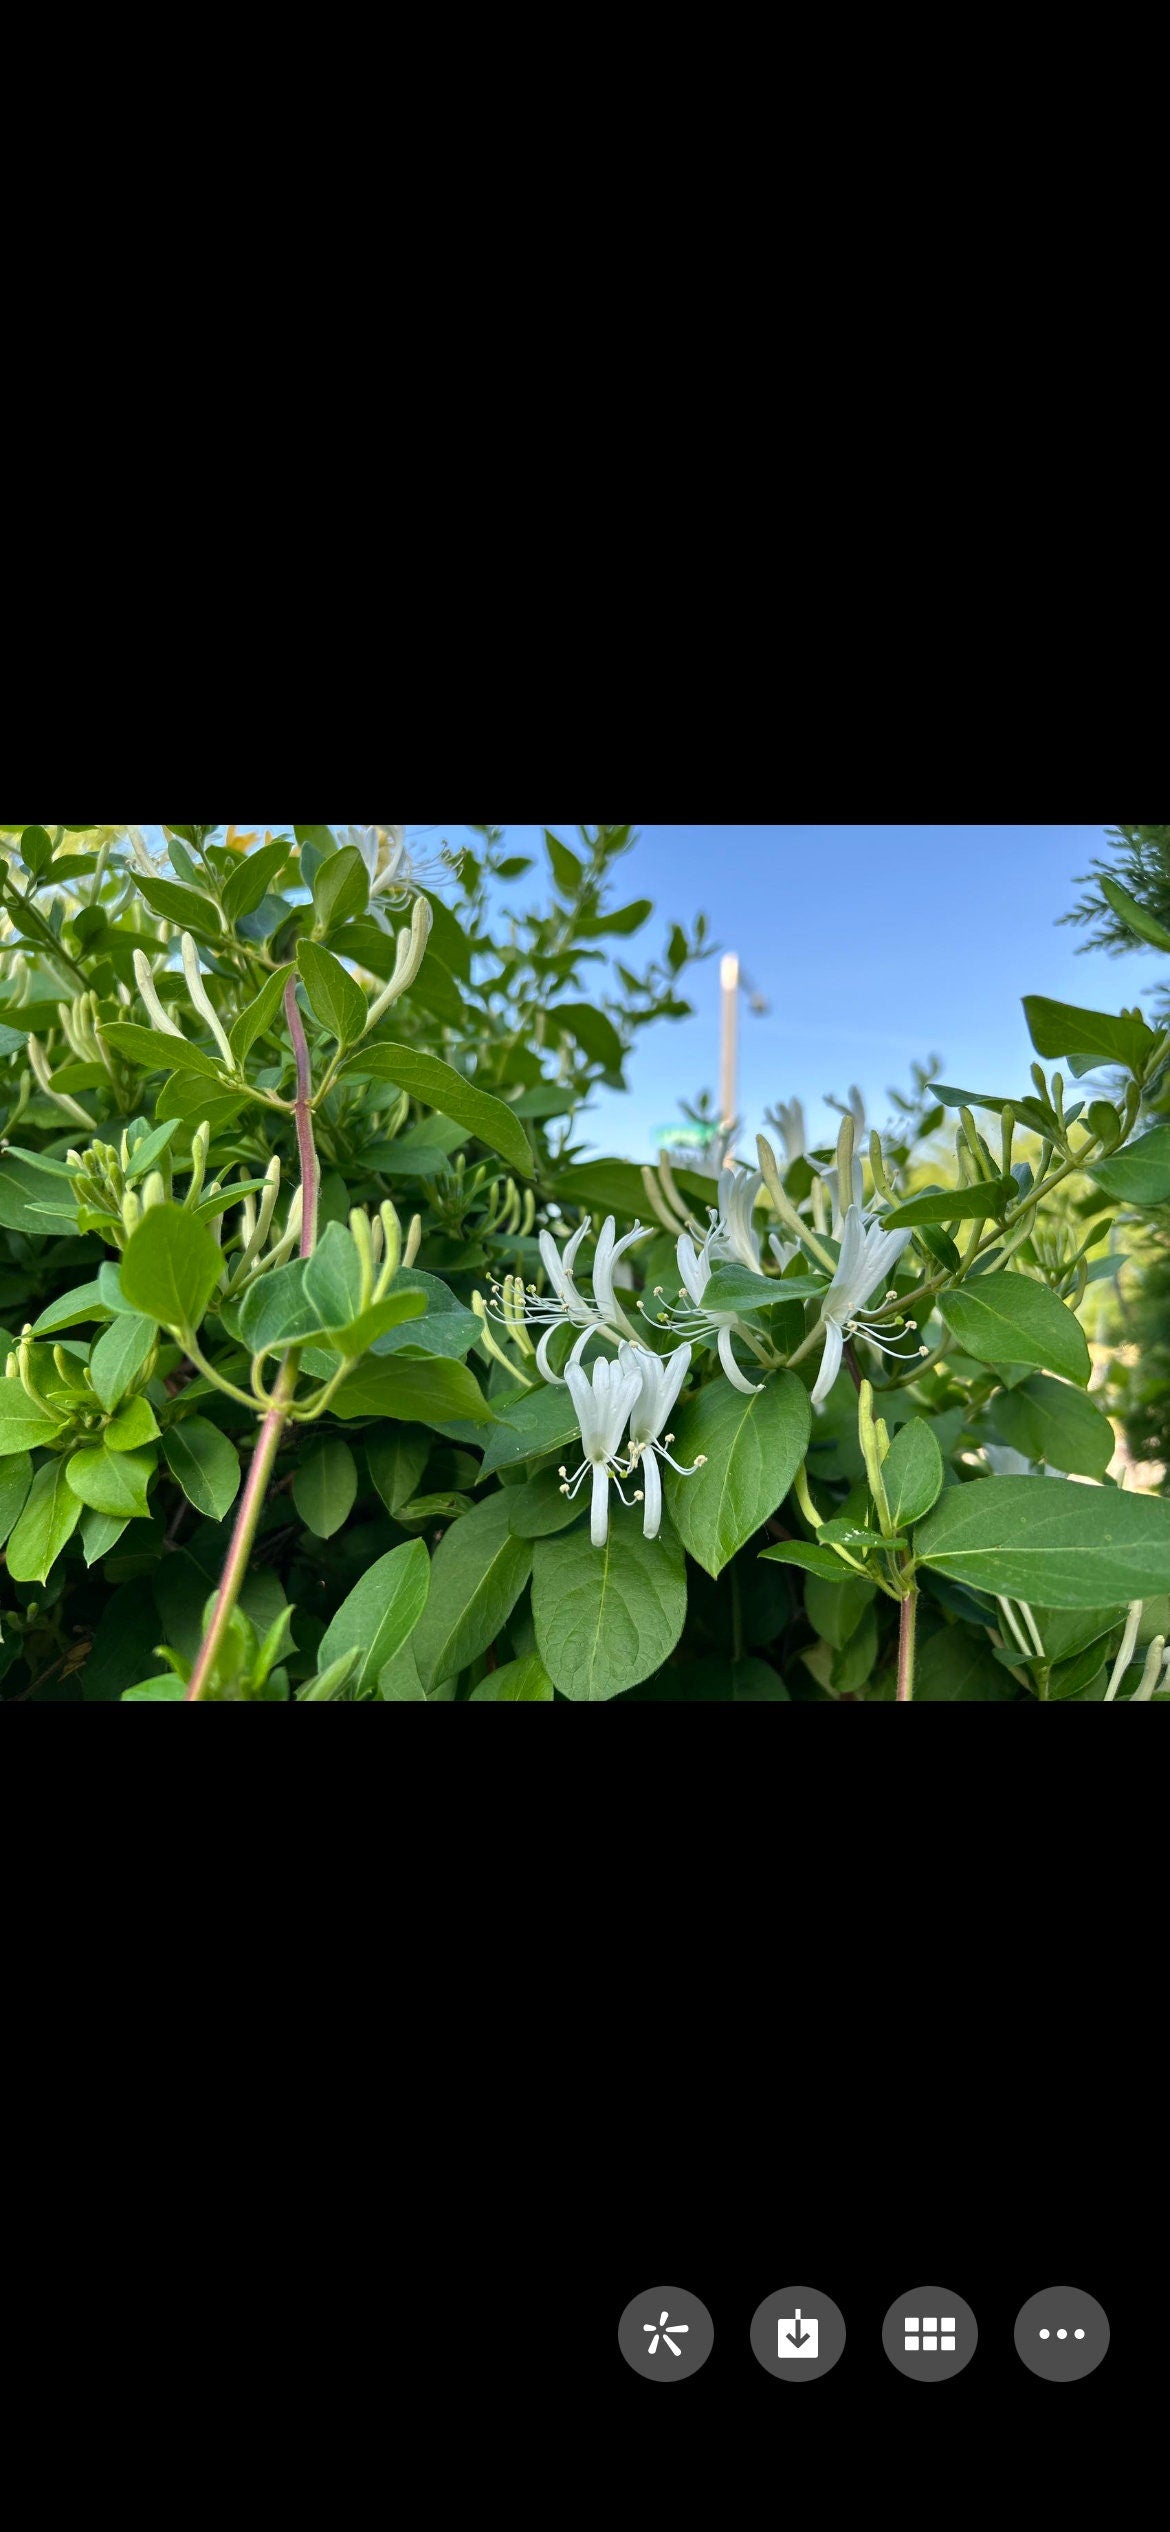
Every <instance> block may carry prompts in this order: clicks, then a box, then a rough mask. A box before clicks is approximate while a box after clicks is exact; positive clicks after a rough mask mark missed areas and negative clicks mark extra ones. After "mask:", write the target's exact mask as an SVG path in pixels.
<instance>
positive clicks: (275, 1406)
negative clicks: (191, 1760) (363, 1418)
mask: <svg viewBox="0 0 1170 2532" xmlns="http://www.w3.org/2000/svg"><path fill="white" fill-rule="evenodd" d="M296 1378H297V1375H296V1367H295V1363H294V1360H293V1357H292V1355H291V1354H290V1355H287V1356H286V1357H285V1360H284V1362H283V1363H282V1365H281V1368H280V1378H279V1379H278V1381H277V1384H276V1387H275V1389H274V1390H273V1393H272V1406H271V1408H270V1410H269V1413H268V1414H267V1415H266V1417H265V1419H264V1422H263V1424H262V1425H261V1427H260V1438H259V1440H258V1442H257V1444H256V1448H255V1450H254V1451H253V1453H252V1465H251V1467H250V1469H249V1470H248V1482H247V1484H246V1486H245V1488H244V1492H243V1495H242V1496H241V1498H240V1509H239V1512H238V1513H237V1515H236V1526H235V1529H234V1530H233V1532H232V1543H231V1546H230V1548H229V1549H228V1555H227V1563H226V1564H225V1566H224V1569H223V1574H222V1577H221V1580H220V1586H219V1593H218V1596H217V1599H216V1603H215V1608H214V1610H213V1611H212V1617H211V1625H210V1626H209V1628H208V1630H207V1633H206V1635H205V1636H204V1639H203V1643H202V1645H201V1647H200V1651H199V1659H198V1661H197V1662H196V1664H195V1668H194V1670H193V1671H192V1673H191V1681H190V1685H189V1687H188V1690H187V1700H186V1701H187V1703H188V1704H190V1703H192V1702H194V1701H196V1700H198V1699H199V1698H200V1697H205V1696H206V1694H207V1684H208V1681H209V1680H210V1678H211V1674H212V1672H213V1670H214V1668H215V1665H216V1662H217V1661H218V1659H219V1654H220V1650H221V1648H222V1645H223V1639H224V1637H225V1635H226V1634H227V1630H228V1626H229V1624H230V1622H231V1616H232V1611H233V1610H234V1608H235V1605H236V1602H237V1600H238V1599H239V1596H240V1592H241V1589H242V1587H243V1582H244V1577H245V1575H246V1573H247V1571H248V1561H249V1558H250V1557H251V1554H252V1547H253V1544H254V1541H255V1537H256V1526H257V1523H258V1521H259V1519H260V1514H261V1511H262V1509H263V1504H264V1497H265V1495H266V1494H267V1492H268V1480H269V1478H270V1477H271V1475H272V1467H273V1462H274V1460H275V1458H276V1453H277V1450H278V1448H279V1444H280V1437H281V1434H282V1433H283V1431H284V1425H285V1418H286V1416H287V1414H288V1409H289V1404H290V1401H291V1399H292V1394H293V1390H294V1389H295V1387H296Z"/></svg>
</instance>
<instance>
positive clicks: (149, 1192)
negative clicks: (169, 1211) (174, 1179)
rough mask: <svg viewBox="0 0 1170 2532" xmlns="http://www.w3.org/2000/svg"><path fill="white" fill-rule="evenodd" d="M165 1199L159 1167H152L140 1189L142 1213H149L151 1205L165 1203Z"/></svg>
mask: <svg viewBox="0 0 1170 2532" xmlns="http://www.w3.org/2000/svg"><path fill="white" fill-rule="evenodd" d="M166 1200H167V1191H166V1187H165V1185H164V1182H163V1174H162V1171H161V1169H152V1170H151V1173H150V1176H149V1178H148V1179H147V1181H146V1184H145V1186H144V1187H143V1190H142V1210H143V1212H144V1213H149V1212H150V1209H151V1206H152V1205H156V1204H165V1203H166Z"/></svg>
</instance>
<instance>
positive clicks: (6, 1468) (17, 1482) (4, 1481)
mask: <svg viewBox="0 0 1170 2532" xmlns="http://www.w3.org/2000/svg"><path fill="white" fill-rule="evenodd" d="M31 1484H32V1461H31V1459H30V1458H29V1455H28V1452H27V1451H14V1452H11V1453H10V1454H9V1456H8V1457H7V1458H6V1459H4V1460H2V1461H0V1547H3V1545H4V1541H5V1539H6V1538H7V1536H8V1533H9V1531H10V1529H11V1528H12V1525H13V1522H14V1521H17V1520H19V1518H20V1515H21V1513H22V1512H23V1510H24V1505H25V1499H26V1497H27V1494H28V1490H29V1487H30V1486H31Z"/></svg>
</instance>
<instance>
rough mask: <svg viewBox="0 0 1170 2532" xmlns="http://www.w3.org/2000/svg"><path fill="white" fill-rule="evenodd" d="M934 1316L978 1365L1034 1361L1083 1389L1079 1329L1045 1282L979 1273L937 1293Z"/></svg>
mask: <svg viewBox="0 0 1170 2532" xmlns="http://www.w3.org/2000/svg"><path fill="white" fill-rule="evenodd" d="M937 1306H938V1310H939V1315H940V1317H942V1318H943V1319H945V1321H946V1324H947V1326H948V1327H949V1329H950V1331H951V1334H952V1336H955V1337H957V1338H958V1341H959V1343H960V1345H961V1346H962V1347H963V1349H964V1352H966V1353H968V1354H973V1355H974V1356H975V1359H976V1361H977V1362H980V1363H1036V1364H1038V1365H1039V1367H1040V1369H1041V1370H1042V1371H1052V1372H1058V1373H1059V1374H1060V1375H1061V1377H1062V1379H1065V1380H1075V1381H1076V1382H1077V1383H1078V1385H1079V1387H1081V1388H1082V1389H1083V1388H1085V1387H1086V1386H1087V1383H1088V1378H1089V1373H1090V1371H1091V1370H1092V1364H1091V1363H1090V1360H1089V1348H1088V1346H1087V1344H1086V1343H1085V1333H1084V1329H1083V1328H1082V1327H1081V1325H1080V1322H1079V1320H1078V1319H1076V1318H1074V1316H1073V1313H1072V1311H1071V1310H1069V1309H1067V1308H1066V1307H1065V1304H1064V1302H1063V1301H1058V1300H1057V1297H1056V1294H1055V1293H1054V1292H1050V1291H1049V1289H1048V1286H1047V1284H1034V1283H1032V1282H1031V1281H1030V1279H1029V1277H1028V1276H1027V1275H1015V1274H1012V1273H1010V1272H1009V1273H1006V1274H998V1275H979V1276H976V1277H973V1278H972V1280H971V1281H970V1282H969V1283H965V1284H959V1285H956V1286H955V1288H954V1289H953V1290H952V1291H950V1292H940V1294H939V1297H938V1305H937Z"/></svg>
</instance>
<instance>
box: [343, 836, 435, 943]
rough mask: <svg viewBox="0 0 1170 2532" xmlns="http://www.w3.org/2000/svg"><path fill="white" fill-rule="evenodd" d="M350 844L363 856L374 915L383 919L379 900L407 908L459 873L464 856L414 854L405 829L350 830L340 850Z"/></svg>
mask: <svg viewBox="0 0 1170 2532" xmlns="http://www.w3.org/2000/svg"><path fill="white" fill-rule="evenodd" d="M347 844H349V845H352V846H353V847H354V850H355V851H356V852H358V853H360V854H361V857H362V860H363V862H364V863H365V866H366V871H367V874H368V877H369V882H370V911H371V913H372V914H373V915H374V917H375V919H376V920H378V919H380V909H379V908H378V907H377V906H376V905H375V903H374V900H375V898H376V897H387V898H388V899H389V900H390V902H391V904H395V903H397V904H400V905H404V904H406V902H407V901H408V899H409V898H411V897H414V896H417V895H418V893H419V890H420V889H422V888H428V887H435V886H437V884H438V882H439V881H440V880H441V879H449V878H450V877H451V874H452V872H453V871H456V870H458V868H459V864H460V862H461V861H462V859H463V855H462V853H454V854H452V853H450V852H449V851H448V850H447V849H446V847H444V849H443V851H442V852H441V853H425V854H424V853H418V852H414V853H412V852H410V851H409V850H408V848H407V842H406V828H405V827H404V826H347V827H344V828H343V829H341V831H340V832H339V834H338V838H337V845H338V850H339V851H342V850H343V849H344V847H345V846H346V845H347Z"/></svg>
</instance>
